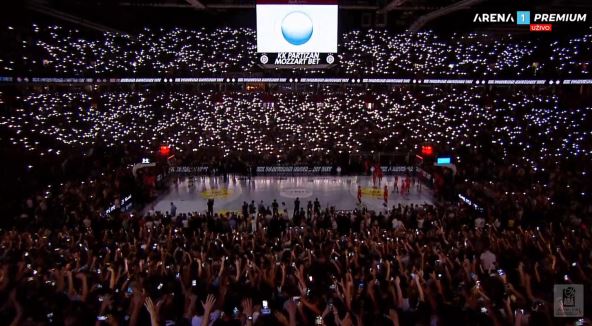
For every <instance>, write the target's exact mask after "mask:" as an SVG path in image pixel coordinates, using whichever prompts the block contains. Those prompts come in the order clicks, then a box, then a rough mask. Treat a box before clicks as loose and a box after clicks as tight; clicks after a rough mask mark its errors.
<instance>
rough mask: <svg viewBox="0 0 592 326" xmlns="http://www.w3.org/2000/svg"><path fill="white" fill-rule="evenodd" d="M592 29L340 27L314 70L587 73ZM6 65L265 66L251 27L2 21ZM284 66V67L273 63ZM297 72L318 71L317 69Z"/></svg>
mask: <svg viewBox="0 0 592 326" xmlns="http://www.w3.org/2000/svg"><path fill="white" fill-rule="evenodd" d="M530 36H531V35H530ZM591 37H592V36H591V34H590V32H589V31H586V30H585V31H583V32H582V35H581V36H569V37H567V36H557V37H556V39H552V40H549V39H547V38H541V39H539V38H533V37H529V38H520V37H517V36H513V35H505V36H499V35H496V37H491V35H488V34H479V33H458V34H451V35H438V34H437V33H434V32H420V33H399V34H393V33H389V32H386V31H384V30H367V31H350V32H346V33H343V34H341V35H340V37H339V43H338V44H339V50H338V52H339V53H338V60H339V61H338V62H339V65H338V66H337V67H336V68H334V69H331V70H328V71H318V70H316V71H314V73H315V74H324V73H328V74H340V75H350V76H381V75H385V76H400V77H425V76H429V77H450V78H463V77H465V78H466V77H468V78H471V77H473V78H504V77H511V78H513V77H521V78H534V77H537V78H539V77H540V78H544V77H547V78H566V77H569V78H574V77H590V75H591V73H592V72H591V69H590V57H591V56H592V45H590V44H592V42H590V38H591ZM2 41H3V49H4V51H3V52H2V54H1V56H0V74H3V75H15V74H16V75H22V74H24V75H35V76H39V75H47V76H68V77H72V76H84V77H109V76H119V77H121V76H150V77H153V76H155V75H159V76H162V75H164V76H195V75H208V76H209V75H220V74H224V73H235V74H236V73H240V74H251V73H261V72H262V70H261V69H260V68H258V66H257V63H258V58H257V55H256V32H255V31H254V30H252V29H249V28H228V27H225V28H218V29H215V30H205V29H203V28H202V29H184V28H170V29H163V28H160V29H148V28H146V29H144V30H143V31H141V32H136V33H129V34H122V33H112V32H105V33H102V34H96V33H95V34H93V33H89V32H85V31H80V30H77V29H74V28H68V27H63V26H59V25H50V26H41V25H36V24H33V25H32V26H29V27H25V28H21V27H19V28H14V27H11V26H8V27H5V30H4V31H2ZM276 73H277V72H276ZM296 73H301V74H303V73H311V71H310V70H304V71H299V72H296Z"/></svg>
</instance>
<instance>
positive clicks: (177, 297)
mask: <svg viewBox="0 0 592 326" xmlns="http://www.w3.org/2000/svg"><path fill="white" fill-rule="evenodd" d="M320 94H322V95H320ZM7 102H9V103H10V104H11V109H9V111H6V112H4V114H3V115H2V121H1V125H2V127H3V128H5V131H8V132H11V133H13V137H12V138H11V139H10V141H12V142H14V145H19V144H22V145H23V146H25V148H27V149H29V150H30V151H31V152H32V153H38V154H44V155H45V156H60V155H63V154H62V152H63V153H66V152H68V151H69V150H70V151H71V150H72V149H77V150H92V149H93V148H94V147H93V145H96V144H97V143H103V144H104V145H105V146H106V148H107V151H108V150H109V148H117V143H125V144H128V145H130V144H137V145H138V146H139V147H140V148H141V149H144V150H152V149H153V148H154V146H157V145H158V144H162V143H168V144H171V146H172V147H173V149H174V150H175V151H178V152H179V153H181V152H193V150H194V148H195V149H197V150H203V149H204V148H208V147H209V146H212V147H218V148H220V150H221V151H222V152H223V153H231V152H237V151H238V152H241V151H245V152H249V150H250V151H252V152H254V153H257V154H259V155H263V154H265V153H273V154H276V153H277V154H280V153H282V151H285V152H288V151H289V150H290V149H291V148H300V150H301V152H300V153H302V154H303V155H306V153H307V152H308V151H310V152H314V151H318V150H322V151H330V148H332V147H335V148H336V149H337V150H339V149H341V150H343V151H351V152H353V151H355V150H356V149H361V150H365V149H368V148H372V145H371V144H372V143H373V142H374V143H376V144H386V146H400V147H401V148H405V149H413V148H415V146H417V145H419V144H421V143H422V142H424V141H429V142H434V143H438V144H446V146H449V147H448V148H449V149H450V150H451V151H454V152H455V153H456V155H457V160H456V163H457V172H456V176H455V178H456V180H457V181H456V184H455V186H454V188H453V189H451V191H453V192H458V193H463V194H465V195H466V196H468V197H470V198H471V199H473V200H475V202H476V203H478V204H479V205H480V206H481V207H480V208H479V209H476V208H475V207H474V206H468V205H464V204H462V203H460V204H458V203H456V201H446V200H442V201H438V202H437V203H436V204H434V205H426V206H421V207H420V206H413V205H407V206H405V205H403V206H400V207H392V208H389V209H388V211H387V212H386V213H385V212H369V211H365V210H363V209H361V210H359V211H354V212H340V211H336V210H334V209H332V208H328V209H326V210H323V209H320V208H319V209H316V208H314V209H311V210H310V211H308V208H304V210H302V211H301V213H298V214H287V215H285V214H277V215H274V214H270V213H269V212H268V211H266V210H261V209H260V208H258V207H255V205H254V204H252V205H250V206H249V207H248V208H247V209H246V210H243V211H242V214H241V213H228V214H226V215H217V214H214V215H212V214H209V213H206V212H195V213H191V214H181V215H179V216H171V215H170V213H169V212H146V213H142V211H132V213H125V214H124V213H120V214H119V213H118V214H113V215H107V216H105V213H104V209H105V207H107V206H108V205H111V203H115V205H118V203H119V202H120V201H121V199H122V198H121V195H122V194H124V193H129V192H130V191H132V189H133V188H134V178H133V176H132V175H131V171H130V168H129V166H128V165H127V164H122V165H121V166H120V167H119V168H117V169H115V170H114V171H115V172H113V171H111V172H107V173H101V174H98V173H96V172H95V173H94V175H93V176H92V177H91V178H90V179H86V180H85V181H84V182H78V183H76V182H70V183H66V184H64V185H61V186H60V187H54V188H53V189H52V188H50V189H48V190H47V191H45V192H44V193H40V194H38V195H37V196H32V197H30V198H28V199H27V200H26V201H25V203H24V205H23V212H22V214H21V215H20V216H18V218H17V219H16V220H15V223H14V225H13V227H9V228H7V229H4V230H2V231H0V241H1V244H2V247H1V250H0V255H1V256H2V260H1V267H2V268H1V274H0V281H1V282H0V292H1V293H2V295H1V297H0V300H2V302H3V303H4V305H3V308H2V309H0V314H2V315H3V320H6V321H9V320H12V323H13V325H21V324H25V325H28V324H62V323H63V324H66V325H88V324H92V323H97V324H109V325H120V324H123V325H126V324H129V325H173V324H174V325H204V326H205V325H226V324H229V325H239V324H242V325H251V324H253V325H255V324H257V325H265V324H270V325H278V324H280V325H282V324H283V325H299V324H301V325H312V324H325V325H428V324H431V325H433V324H435V325H456V324H472V325H494V324H495V325H511V324H514V325H534V324H542V325H552V324H568V323H573V322H575V321H576V320H575V319H556V318H553V307H554V306H553V304H554V299H555V298H554V297H553V285H554V284H556V283H577V284H584V285H585V289H586V290H585V291H586V293H585V295H589V289H590V279H589V276H588V275H589V274H590V269H591V266H592V265H590V259H592V257H591V256H590V252H591V251H590V250H591V248H590V230H589V228H588V227H587V225H589V221H590V217H591V214H592V205H591V204H590V201H589V200H588V199H587V198H589V195H590V193H591V191H592V189H590V183H589V182H588V181H589V176H587V175H586V173H587V172H589V169H588V168H586V165H584V166H583V167H582V166H574V167H572V169H565V166H564V165H561V162H562V161H565V160H566V159H568V160H569V159H571V160H575V161H578V162H579V161H584V162H585V161H587V158H589V155H590V151H589V146H590V142H589V137H590V135H589V132H588V131H587V130H589V129H587V127H586V126H588V125H589V123H590V121H589V116H588V114H589V110H590V108H589V107H586V106H583V107H571V104H569V103H571V102H570V101H568V100H566V99H565V98H564V97H562V95H560V94H553V93H551V92H550V93H547V92H545V91H542V90H536V91H528V90H516V89H513V90H510V89H494V90H492V91H486V90H483V89H481V88H478V87H458V88H437V87H436V88H423V87H416V88H411V87H401V88H397V89H395V90H389V91H378V90H374V91H372V92H363V91H360V90H355V89H339V88H330V87H327V88H325V89H323V91H322V92H301V93H291V92H286V93H282V92H275V93H273V94H263V95H261V94H260V93H252V92H243V91H237V92H228V93H217V92H213V91H195V92H171V91H166V90H154V89H151V90H150V89H149V90H142V91H123V90H119V91H107V90H105V91H96V90H94V91H82V90H79V91H73V90H70V91H57V90H56V91H54V92H50V91H45V92H32V93H28V94H25V95H24V96H18V98H11V99H7ZM36 142H37V144H36ZM48 144H52V146H48ZM291 146H293V147H291ZM379 148H380V147H376V149H377V150H378V149H379ZM327 153H330V152H327ZM496 155H499V156H497V157H496ZM123 156H124V157H125V156H126V155H123ZM89 169H95V170H96V171H99V170H100V167H96V166H93V167H89ZM271 200H272V199H271V198H270V200H269V201H270V202H271ZM267 204H269V203H267ZM319 207H323V206H322V205H319ZM585 302H588V301H585ZM586 304H587V305H586V309H585V311H590V310H589V303H586ZM586 316H588V315H586ZM586 320H587V319H584V320H577V322H578V323H582V322H587V321H586Z"/></svg>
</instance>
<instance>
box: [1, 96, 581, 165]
mask: <svg viewBox="0 0 592 326" xmlns="http://www.w3.org/2000/svg"><path fill="white" fill-rule="evenodd" d="M11 103H12V105H11V108H10V109H9V110H8V111H5V112H3V114H2V115H0V126H2V127H3V128H6V129H7V130H10V131H11V136H12V137H10V138H9V140H10V141H11V142H12V143H13V144H14V145H19V146H23V147H24V148H25V149H27V150H29V151H32V152H37V151H39V152H41V154H43V155H48V156H56V155H57V156H59V155H60V154H61V152H62V151H63V149H64V148H69V147H75V148H80V149H86V150H88V149H89V148H91V147H92V146H93V145H94V144H95V143H97V142H100V143H104V144H105V145H106V146H107V147H112V146H115V145H118V144H121V143H125V144H129V145H136V146H137V147H138V148H140V149H141V150H142V151H145V152H150V151H154V150H156V149H157V148H158V146H159V145H163V144H165V145H169V146H171V148H172V149H173V150H174V151H176V152H179V153H181V152H193V151H196V152H197V151H203V150H207V151H208V152H209V153H217V154H218V155H220V157H227V156H229V155H231V154H233V155H235V154H236V155H241V154H242V155H247V156H248V155H256V156H258V157H260V158H266V159H270V158H271V159H276V160H278V161H284V162H285V161H295V160H298V158H300V160H306V158H308V157H311V156H313V155H315V154H322V155H333V154H340V153H357V152H359V151H360V150H361V151H366V152H368V151H371V150H376V151H393V150H394V151H401V152H404V151H410V150H417V149H418V148H419V146H420V145H421V144H422V143H425V142H427V143H434V144H439V146H440V147H441V150H445V151H449V152H454V151H456V150H457V149H459V148H461V147H464V148H475V149H476V148H479V147H480V146H483V143H488V144H493V145H494V146H495V147H496V148H498V149H499V150H500V152H501V153H500V155H501V157H502V158H506V157H508V155H510V154H511V153H512V152H516V151H519V152H520V153H521V154H522V155H521V159H522V160H521V162H524V163H527V164H528V165H529V166H531V167H535V168H537V161H540V160H543V159H546V158H552V159H555V160H560V159H562V158H565V157H588V156H589V155H590V151H589V150H590V135H589V132H588V131H587V130H588V129H587V126H589V125H590V111H591V110H592V107H591V106H589V105H584V104H579V105H580V106H575V107H574V106H572V104H570V102H569V101H567V100H566V99H565V98H564V97H563V98H562V96H560V95H557V94H553V93H551V92H546V91H540V90H535V91H531V90H509V89H494V90H492V91H487V90H484V89H482V88H479V87H456V88H449V87H431V88H421V87H420V88H414V87H400V88H397V89H394V90H385V91H380V90H374V91H368V92H367V91H365V90H363V89H362V90H360V89H356V88H351V89H349V88H346V89H339V88H331V87H326V88H324V89H322V90H320V91H315V92H276V93H271V94H269V93H264V94H262V93H258V92H245V91H236V92H226V93H220V92H215V91H193V92H192V91H187V92H182V91H181V92H180V91H176V90H175V91H172V90H154V89H152V90H138V91H124V90H119V91H111V90H105V91H96V92H88V91H84V90H80V91H71V90H69V91H52V90H49V91H44V92H31V93H27V94H25V95H23V96H19V98H18V99H16V102H15V101H11ZM574 105H576V104H574ZM47 139H50V140H53V143H50V144H53V146H49V145H48V143H47V142H45V143H40V140H47Z"/></svg>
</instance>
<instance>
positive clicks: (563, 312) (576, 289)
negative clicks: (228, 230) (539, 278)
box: [553, 284, 584, 317]
mask: <svg viewBox="0 0 592 326" xmlns="http://www.w3.org/2000/svg"><path fill="white" fill-rule="evenodd" d="M553 297H554V298H555V300H554V302H553V312H554V315H555V317H582V316H584V286H583V285H582V284H555V286H554V288H553Z"/></svg>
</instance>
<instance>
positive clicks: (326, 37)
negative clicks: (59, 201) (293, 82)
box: [257, 0, 337, 68]
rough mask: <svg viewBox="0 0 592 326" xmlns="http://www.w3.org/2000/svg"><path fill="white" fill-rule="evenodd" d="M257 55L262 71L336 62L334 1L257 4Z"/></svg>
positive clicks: (286, 0) (279, 0)
mask: <svg viewBox="0 0 592 326" xmlns="http://www.w3.org/2000/svg"><path fill="white" fill-rule="evenodd" d="M257 54H258V58H259V63H260V65H261V66H263V67H266V68H295V67H303V68H304V67H311V68H328V67H331V66H333V65H335V64H336V61H337V0H297V1H294V0H257Z"/></svg>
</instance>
